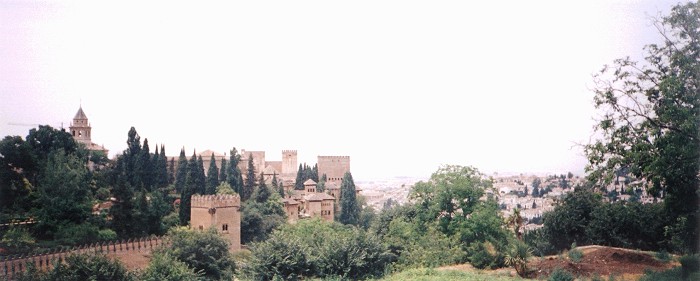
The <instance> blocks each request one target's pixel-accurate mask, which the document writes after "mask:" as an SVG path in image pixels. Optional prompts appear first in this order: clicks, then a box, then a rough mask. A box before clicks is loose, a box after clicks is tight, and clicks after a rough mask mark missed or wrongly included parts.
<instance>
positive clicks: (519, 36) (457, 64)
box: [0, 1, 676, 179]
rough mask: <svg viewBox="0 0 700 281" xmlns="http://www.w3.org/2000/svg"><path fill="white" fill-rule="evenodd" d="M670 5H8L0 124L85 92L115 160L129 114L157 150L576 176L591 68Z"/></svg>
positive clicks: (0, 50)
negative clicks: (286, 152)
mask: <svg viewBox="0 0 700 281" xmlns="http://www.w3.org/2000/svg"><path fill="white" fill-rule="evenodd" d="M675 3H676V2H673V1H587V2H585V3H562V2H557V1H543V2H537V3H523V2H519V1H506V2H498V3H465V2H459V1H448V2H439V3H436V2H421V1H381V2H376V1H354V2H347V3H329V2H325V1H305V2H285V1H255V2H250V3H248V2H235V3H225V4H220V3H206V4H204V3H194V2H189V3H171V2H149V3H142V2H135V1H134V2H132V1H126V2H119V3H93V2H82V1H67V2H54V1H36V2H25V1H4V2H1V3H0V38H2V40H0V99H1V100H2V102H1V103H0V134H2V135H3V136H6V135H20V136H23V137H24V136H26V135H27V133H28V131H29V129H31V128H32V124H48V125H51V126H53V127H61V126H63V127H66V128H67V127H68V126H69V125H70V124H69V123H70V121H71V120H72V118H73V116H74V115H75V113H76V111H77V110H78V108H79V106H81V105H82V108H83V109H84V111H85V113H86V114H87V117H88V118H89V120H90V122H91V124H92V127H93V131H92V134H93V136H92V140H93V141H94V142H96V143H98V144H103V145H104V146H105V147H106V148H108V149H109V150H110V154H112V155H113V154H114V153H119V152H120V151H122V150H124V149H125V148H126V139H127V132H128V130H129V128H130V127H131V126H134V127H135V128H136V129H137V131H138V132H139V134H140V135H141V137H142V139H143V138H148V140H149V142H150V143H151V145H152V146H151V147H152V148H155V144H161V143H163V144H165V145H166V151H167V153H168V154H169V155H177V154H178V152H179V150H180V148H182V147H185V148H186V152H187V154H188V155H189V154H191V153H192V149H197V150H198V151H202V150H206V149H211V150H214V151H218V152H228V150H230V149H231V147H233V146H235V147H236V148H238V149H239V150H240V149H246V150H264V151H266V152H267V157H268V158H269V160H276V159H278V157H281V156H280V152H281V150H283V149H296V150H298V151H299V162H300V163H303V162H307V163H310V164H311V163H315V161H316V156H317V155H349V156H350V157H351V159H352V166H351V167H352V172H353V175H354V176H355V177H356V178H357V179H370V178H384V177H392V176H413V177H427V176H429V175H430V173H432V172H433V171H435V170H436V169H437V168H438V166H439V165H441V164H458V165H473V166H475V167H477V168H479V169H480V170H481V171H483V172H487V173H493V172H499V173H509V172H516V173H521V172H522V173H566V172H568V171H571V172H573V173H575V174H583V167H584V166H585V163H586V160H585V157H584V156H583V152H582V148H581V147H580V146H579V145H577V144H584V143H587V142H588V141H589V139H590V138H591V137H592V134H593V133H592V131H593V130H592V126H593V124H594V121H593V118H595V116H596V112H595V111H594V109H593V103H592V97H593V93H592V91H591V90H590V89H591V88H592V85H593V79H592V75H593V74H595V73H596V72H597V71H598V70H600V69H601V68H602V67H603V65H605V64H610V63H612V61H613V60H614V59H616V58H621V57H624V56H628V55H629V56H631V57H632V58H634V59H637V60H641V58H642V57H643V49H642V47H643V46H644V45H645V44H649V43H653V42H658V41H659V40H660V38H659V36H658V32H657V30H656V28H655V27H654V26H653V25H652V24H651V17H652V16H657V15H658V14H659V13H663V14H667V13H668V10H669V9H670V7H671V6H672V5H673V4H675ZM640 27H643V28H640Z"/></svg>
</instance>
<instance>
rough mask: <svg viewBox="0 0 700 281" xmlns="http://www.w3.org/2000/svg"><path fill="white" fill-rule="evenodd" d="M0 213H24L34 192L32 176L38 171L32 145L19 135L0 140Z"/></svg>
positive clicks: (29, 205) (28, 207)
mask: <svg viewBox="0 0 700 281" xmlns="http://www.w3.org/2000/svg"><path fill="white" fill-rule="evenodd" d="M0 155H2V157H0V213H15V214H18V213H25V212H27V211H29V209H30V208H31V206H32V204H31V199H30V198H29V196H30V194H32V193H33V192H35V187H34V185H35V184H36V181H34V184H32V183H31V182H32V178H34V177H35V176H36V174H37V172H38V168H37V163H36V162H35V160H34V159H35V158H34V157H33V151H32V147H31V146H30V145H29V143H27V142H25V141H24V140H22V138H21V137H19V136H6V137H5V138H4V139H2V141H0Z"/></svg>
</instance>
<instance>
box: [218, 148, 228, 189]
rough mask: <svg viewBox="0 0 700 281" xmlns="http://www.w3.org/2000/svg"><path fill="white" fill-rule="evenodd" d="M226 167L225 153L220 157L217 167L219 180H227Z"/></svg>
mask: <svg viewBox="0 0 700 281" xmlns="http://www.w3.org/2000/svg"><path fill="white" fill-rule="evenodd" d="M226 169H227V167H226V155H224V157H223V158H221V169H219V182H228V181H227V180H226V174H227V173H228V171H227V170H226Z"/></svg>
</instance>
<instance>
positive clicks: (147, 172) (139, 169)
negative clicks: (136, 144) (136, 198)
mask: <svg viewBox="0 0 700 281" xmlns="http://www.w3.org/2000/svg"><path fill="white" fill-rule="evenodd" d="M134 167H135V169H136V175H138V181H137V186H138V187H139V189H140V190H141V191H143V190H147V191H151V186H152V182H153V165H152V164H151V150H150V148H149V147H148V139H144V141H143V147H142V148H141V151H139V154H138V157H137V159H136V164H135V165H134Z"/></svg>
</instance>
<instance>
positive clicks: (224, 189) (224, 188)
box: [216, 182, 238, 195]
mask: <svg viewBox="0 0 700 281" xmlns="http://www.w3.org/2000/svg"><path fill="white" fill-rule="evenodd" d="M216 194H228V195H234V194H238V193H236V192H235V191H233V188H231V185H229V184H228V183H227V182H221V184H219V186H217V187H216Z"/></svg>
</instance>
